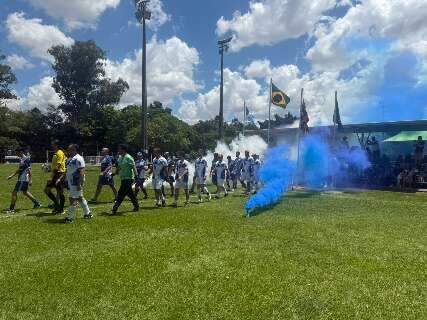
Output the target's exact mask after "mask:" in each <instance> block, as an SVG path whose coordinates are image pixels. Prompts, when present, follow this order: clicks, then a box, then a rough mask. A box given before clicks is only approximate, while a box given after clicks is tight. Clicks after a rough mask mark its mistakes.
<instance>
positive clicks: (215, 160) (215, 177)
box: [210, 152, 218, 186]
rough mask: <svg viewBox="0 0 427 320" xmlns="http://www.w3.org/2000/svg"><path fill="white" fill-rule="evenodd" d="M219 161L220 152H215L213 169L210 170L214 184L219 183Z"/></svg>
mask: <svg viewBox="0 0 427 320" xmlns="http://www.w3.org/2000/svg"><path fill="white" fill-rule="evenodd" d="M217 162H218V153H216V152H215V153H214V154H213V159H212V163H211V171H210V176H211V177H212V184H213V185H214V186H216V185H217V175H216V163H217Z"/></svg>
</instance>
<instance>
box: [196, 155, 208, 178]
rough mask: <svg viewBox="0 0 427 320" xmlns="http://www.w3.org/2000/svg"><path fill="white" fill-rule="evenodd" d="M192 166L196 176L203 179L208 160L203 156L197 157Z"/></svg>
mask: <svg viewBox="0 0 427 320" xmlns="http://www.w3.org/2000/svg"><path fill="white" fill-rule="evenodd" d="M194 167H195V173H196V177H197V178H202V179H204V178H205V177H206V171H207V170H208V162H207V161H206V160H205V159H203V158H197V159H196V163H195V165H194Z"/></svg>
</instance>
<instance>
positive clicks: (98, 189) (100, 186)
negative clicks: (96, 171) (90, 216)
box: [89, 177, 103, 203]
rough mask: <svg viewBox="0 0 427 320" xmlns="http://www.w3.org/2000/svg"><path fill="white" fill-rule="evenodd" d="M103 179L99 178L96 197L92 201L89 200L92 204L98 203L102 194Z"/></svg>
mask: <svg viewBox="0 0 427 320" xmlns="http://www.w3.org/2000/svg"><path fill="white" fill-rule="evenodd" d="M102 186H103V184H102V177H99V180H98V184H97V186H96V191H95V195H94V196H93V198H92V199H90V200H89V202H90V203H96V202H97V201H98V198H99V195H100V194H101V191H102Z"/></svg>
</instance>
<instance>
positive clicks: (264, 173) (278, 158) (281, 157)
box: [246, 144, 295, 210]
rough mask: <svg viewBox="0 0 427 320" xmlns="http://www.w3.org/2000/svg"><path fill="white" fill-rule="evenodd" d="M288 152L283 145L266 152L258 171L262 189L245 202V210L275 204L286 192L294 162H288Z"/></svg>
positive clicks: (287, 148) (286, 147)
mask: <svg viewBox="0 0 427 320" xmlns="http://www.w3.org/2000/svg"><path fill="white" fill-rule="evenodd" d="M289 150H290V148H289V146H288V145H285V144H283V145H280V146H278V147H275V148H272V149H269V150H268V151H267V154H266V157H265V162H264V163H263V165H262V167H261V168H260V171H259V175H260V180H261V182H262V183H263V187H262V189H261V190H259V191H258V193H256V194H255V195H254V196H252V197H251V198H250V199H249V200H248V201H247V203H246V209H247V210H253V209H255V208H261V207H265V206H269V205H272V204H274V203H277V202H278V201H279V200H280V199H281V197H282V196H283V194H284V193H285V192H286V191H287V189H288V187H289V185H290V184H291V181H292V175H293V173H294V171H295V162H293V161H291V160H289Z"/></svg>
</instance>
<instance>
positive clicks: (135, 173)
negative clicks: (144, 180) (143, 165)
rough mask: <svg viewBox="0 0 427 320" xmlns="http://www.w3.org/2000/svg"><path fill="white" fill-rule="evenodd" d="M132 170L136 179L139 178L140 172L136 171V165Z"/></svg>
mask: <svg viewBox="0 0 427 320" xmlns="http://www.w3.org/2000/svg"><path fill="white" fill-rule="evenodd" d="M132 170H133V174H134V176H135V178H136V177H138V170H136V165H135V163H134V164H133V167H132Z"/></svg>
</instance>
